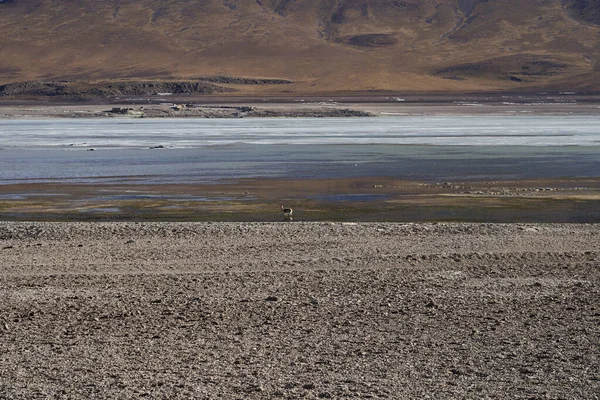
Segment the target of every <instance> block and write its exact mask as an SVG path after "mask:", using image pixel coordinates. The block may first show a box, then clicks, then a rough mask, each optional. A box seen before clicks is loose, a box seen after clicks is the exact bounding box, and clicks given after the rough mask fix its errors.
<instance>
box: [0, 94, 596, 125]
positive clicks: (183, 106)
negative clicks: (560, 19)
mask: <svg viewBox="0 0 600 400" xmlns="http://www.w3.org/2000/svg"><path fill="white" fill-rule="evenodd" d="M112 109H121V111H120V112H114V113H111V112H110V111H111V110H112ZM420 115H424V116H443V115H495V116H502V115H540V116H562V115H600V95H598V94H593V93H592V94H577V93H571V94H563V93H545V94H543V93H466V94H459V93H457V94H444V93H439V94H423V93H405V94H398V93H394V94H392V93H390V94H372V95H365V94H364V93H363V94H354V95H353V94H347V95H340V94H332V95H307V96H302V95H288V96H285V95H280V96H276V95H270V96H263V97H260V96H243V95H242V96H235V95H209V96H194V95H188V96H185V95H183V96H182V95H179V96H166V97H160V96H137V97H136V96H134V97H131V98H102V99H95V100H86V101H73V100H70V101H69V100H68V99H62V100H61V99H53V98H49V99H43V98H37V99H36V98H31V99H28V98H10V97H7V98H0V118H8V119H14V118H105V117H108V118H139V117H147V118H185V117H188V118H189V117H191V118H254V117H357V116H362V117H367V116H372V117H386V116H420Z"/></svg>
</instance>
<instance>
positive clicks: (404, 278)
mask: <svg viewBox="0 0 600 400" xmlns="http://www.w3.org/2000/svg"><path fill="white" fill-rule="evenodd" d="M0 257H1V260H2V262H1V263H0V297H1V298H2V302H0V360H1V365H2V369H1V370H0V397H2V398H10V399H31V398H70V399H89V398H138V397H147V398H159V397H160V398H171V399H175V398H181V399H183V398H217V397H220V398H246V399H270V398H301V397H302V398H304V397H306V398H346V397H355V398H390V399H392V398H394V399H397V398H428V397H429V398H470V399H481V398H496V399H505V398H512V399H521V398H522V399H525V398H570V399H571V398H572V399H592V398H595V396H596V395H595V394H596V393H598V392H599V390H600V383H599V382H600V375H599V372H598V371H600V361H599V360H600V359H599V357H598V355H599V354H598V348H600V339H599V338H600V328H599V327H600V308H599V303H598V299H600V274H599V271H600V269H599V266H600V230H599V229H598V226H597V225H577V224H566V225H562V224H541V225H539V224H509V225H503V224H413V223H409V224H393V223H370V224H356V223H296V222H294V223H283V222H280V223H39V222H38V223H35V222H24V223H11V222H0Z"/></svg>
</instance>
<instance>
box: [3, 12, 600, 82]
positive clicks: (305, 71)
mask: <svg viewBox="0 0 600 400" xmlns="http://www.w3.org/2000/svg"><path fill="white" fill-rule="evenodd" d="M0 30H1V31H2V35H1V36H0V85H3V84H8V83H15V82H25V81H32V80H35V81H44V82H56V81H60V80H63V81H64V80H74V81H85V82H89V81H98V80H101V81H103V82H106V81H115V82H123V81H130V80H134V81H135V80H141V81H154V82H156V81H169V82H190V81H194V80H198V79H199V78H207V77H208V78H209V79H212V80H213V83H214V80H215V79H214V78H215V77H221V82H216V83H217V84H218V85H219V87H220V88H223V91H229V90H231V89H234V90H236V91H238V92H239V93H316V92H341V91H379V90H392V91H450V92H453V91H480V90H484V91H529V90H541V89H543V90H563V91H568V90H578V91H581V90H591V91H597V90H600V69H599V67H598V61H599V60H600V2H598V1H595V0H528V1H522V0H173V1H161V0H145V1H134V0H93V1H92V0H81V1H67V0H3V1H0ZM233 78H245V79H237V80H236V79H233ZM248 78H250V79H248ZM205 80H206V79H205ZM216 80H218V79H216ZM223 81H224V82H223ZM289 81H291V83H289ZM209 82H210V81H209ZM283 83H285V84H283ZM102 90H105V89H102ZM219 90H221V89H219Z"/></svg>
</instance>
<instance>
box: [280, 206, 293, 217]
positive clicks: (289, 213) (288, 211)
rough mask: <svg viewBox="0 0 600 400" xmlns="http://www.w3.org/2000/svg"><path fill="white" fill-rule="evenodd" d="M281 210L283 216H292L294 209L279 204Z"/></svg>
mask: <svg viewBox="0 0 600 400" xmlns="http://www.w3.org/2000/svg"><path fill="white" fill-rule="evenodd" d="M281 211H283V216H284V217H288V218H292V213H293V212H294V210H292V209H291V208H284V207H283V206H281Z"/></svg>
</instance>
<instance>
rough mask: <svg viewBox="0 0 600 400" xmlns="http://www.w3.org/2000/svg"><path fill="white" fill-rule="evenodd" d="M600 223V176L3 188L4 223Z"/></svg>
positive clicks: (0, 200)
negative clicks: (285, 211)
mask: <svg viewBox="0 0 600 400" xmlns="http://www.w3.org/2000/svg"><path fill="white" fill-rule="evenodd" d="M281 205H285V206H286V207H291V208H293V209H294V213H293V216H292V217H293V220H294V221H295V222H298V221H346V222H357V221H363V222H366V221H381V222H385V221H388V222H394V221H396V222H403V221H405V222H418V221H421V222H422V221H430V222H435V221H464V222H584V223H594V222H600V178H571V179H568V178H562V179H558V178H557V179H538V180H514V181H488V182H419V181H402V180H395V179H390V178H376V177H373V178H356V179H324V180H276V179H252V180H240V181H234V182H228V183H222V184H197V185H185V184H181V185H131V184H126V183H124V184H117V185H114V184H113V185H108V184H107V185H85V184H50V183H48V184H37V183H36V184H13V185H0V219H2V220H14V221H16V220H22V221H23V220H38V221H102V220H104V221H238V222H245V221H263V222H268V221H281V220H283V219H284V216H283V215H282V213H281V210H280V206H281Z"/></svg>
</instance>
